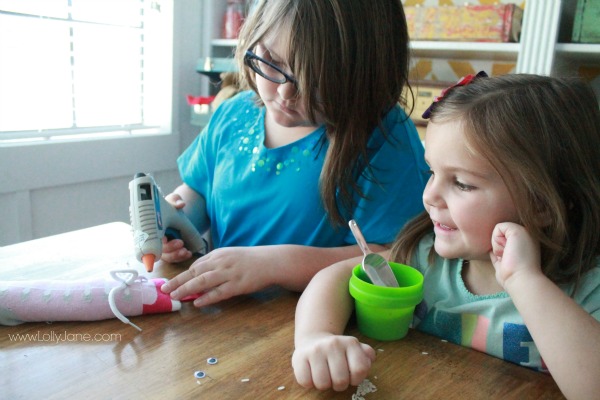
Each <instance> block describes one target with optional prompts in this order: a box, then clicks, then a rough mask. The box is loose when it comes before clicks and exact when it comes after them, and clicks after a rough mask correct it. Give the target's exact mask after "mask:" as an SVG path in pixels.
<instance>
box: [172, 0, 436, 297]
mask: <svg viewBox="0 0 600 400" xmlns="http://www.w3.org/2000/svg"><path fill="white" fill-rule="evenodd" d="M408 54H409V51H408V34H407V27H406V21H405V17H404V12H403V9H402V4H401V2H400V0H393V1H390V0H375V1H373V0H351V1H349V0H333V1H332V0H327V1H326V0H318V1H314V0H292V1H290V0H269V1H259V2H258V3H257V4H256V5H255V6H254V8H253V12H252V14H251V15H250V16H249V17H248V19H247V20H246V21H245V23H244V27H243V29H242V32H241V33H240V38H239V43H238V46H237V54H236V58H237V60H238V62H239V67H240V70H241V77H242V78H243V80H244V81H245V82H246V83H247V85H248V86H249V87H250V88H251V89H252V90H249V91H245V92H242V93H240V94H239V95H237V96H236V97H234V98H233V99H231V100H229V101H227V102H225V103H224V104H222V105H221V106H220V107H219V108H218V109H217V110H216V112H215V114H214V116H213V117H212V119H211V121H210V123H209V124H208V126H207V127H206V129H205V130H204V131H203V132H202V133H201V134H200V135H199V136H198V138H197V139H196V141H195V142H194V143H193V144H192V145H191V146H190V147H189V148H188V149H187V150H186V151H185V152H184V153H183V155H182V156H181V157H180V158H179V160H178V164H179V169H180V173H181V176H182V179H183V182H184V184H183V185H181V186H180V187H178V188H177V189H176V190H175V192H174V193H173V194H171V195H169V196H168V198H169V199H170V201H171V202H173V203H175V204H176V206H178V207H182V206H183V204H185V208H184V211H185V212H187V213H188V214H190V215H194V214H196V213H197V209H198V208H199V205H200V204H202V202H201V201H198V200H201V198H203V199H205V200H206V212H207V214H208V217H209V219H210V234H211V237H212V240H213V244H214V247H215V248H216V250H214V251H212V252H210V253H209V254H207V255H206V256H204V257H201V258H200V259H198V260H196V261H195V262H194V263H193V264H192V266H191V267H190V269H189V270H187V271H185V272H183V273H181V274H180V275H179V276H177V277H175V278H174V279H173V280H171V281H170V282H169V283H167V284H166V285H165V286H163V288H162V289H163V290H164V291H165V292H166V293H170V294H171V296H172V297H173V298H174V299H181V298H182V297H185V296H187V295H192V294H195V293H200V292H203V293H204V295H202V296H201V297H200V298H198V299H197V300H196V301H195V303H194V304H195V305H196V306H202V305H207V304H210V303H213V302H217V301H220V300H223V299H226V298H228V297H231V296H234V295H238V294H243V293H249V292H253V291H256V290H259V289H262V288H264V287H266V286H268V285H272V284H279V285H282V286H284V287H287V288H289V289H292V290H302V289H304V287H305V286H306V285H307V284H308V282H309V280H310V278H312V276H313V275H314V274H315V273H316V272H317V271H318V270H320V269H321V268H324V267H325V266H327V265H330V264H332V263H334V262H336V261H339V260H343V259H346V258H349V257H353V256H356V255H358V254H360V249H359V248H358V247H357V246H356V245H353V244H354V243H355V241H354V239H353V237H352V234H351V233H350V232H349V229H348V227H347V224H346V222H345V221H347V220H348V219H350V218H354V219H356V220H357V221H358V222H359V224H360V226H361V227H362V228H363V230H364V234H365V236H366V238H367V240H369V241H370V242H371V243H376V244H380V245H385V244H388V243H391V242H393V240H394V237H395V235H396V233H397V232H398V230H399V229H400V227H401V226H402V225H404V223H405V222H406V221H408V220H409V219H410V218H412V217H414V216H415V215H416V214H418V213H419V212H421V211H422V210H423V205H422V203H421V200H420V197H421V193H422V190H423V188H424V187H425V183H426V180H427V179H426V173H425V171H426V170H427V166H426V164H425V162H424V160H423V146H422V143H421V141H420V139H419V137H418V135H417V133H416V130H415V128H414V125H413V124H412V123H411V121H410V120H409V119H408V117H407V116H406V114H405V113H404V112H403V111H402V109H401V108H400V106H399V105H398V100H399V99H400V98H401V95H402V90H403V88H404V87H405V86H406V84H407V73H408ZM182 246H183V244H182V243H181V241H178V240H174V241H171V242H169V243H168V244H166V245H165V249H164V253H166V254H165V255H164V256H163V259H164V260H166V261H169V262H179V261H183V260H185V259H187V258H190V257H191V254H190V252H189V251H188V250H187V249H185V248H183V247H182ZM379 249H383V247H381V246H380V247H379Z"/></svg>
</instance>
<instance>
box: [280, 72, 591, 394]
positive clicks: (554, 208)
mask: <svg viewBox="0 0 600 400" xmlns="http://www.w3.org/2000/svg"><path fill="white" fill-rule="evenodd" d="M428 115H430V117H431V119H430V122H429V125H428V127H427V133H426V137H425V158H426V161H427V162H428V164H429V166H430V173H431V176H430V178H429V182H428V183H427V187H426V188H425V191H424V193H423V203H424V205H425V209H426V212H425V213H423V214H422V215H420V216H419V217H417V218H415V219H414V220H413V221H411V222H410V223H409V224H407V226H406V227H405V228H404V229H403V230H402V232H401V233H400V235H399V236H398V238H397V240H396V241H395V243H394V245H393V247H392V249H391V251H387V252H384V253H385V255H386V256H389V259H391V260H395V261H398V262H401V263H406V264H408V265H411V266H413V267H415V268H417V269H419V270H420V271H421V272H422V273H423V275H424V300H423V302H422V303H421V304H420V305H419V306H418V307H417V309H416V311H415V320H414V326H415V327H416V329H419V330H421V331H424V332H427V333H430V334H433V335H436V336H439V337H442V338H444V339H447V340H448V341H451V342H454V343H458V344H462V345H464V346H468V347H472V348H474V349H477V350H480V351H484V352H486V353H488V354H491V355H493V356H496V357H499V358H503V359H505V360H507V361H511V362H514V363H517V364H520V365H523V366H527V367H531V368H534V369H537V370H542V371H543V370H547V371H549V372H550V373H551V374H552V376H553V378H554V379H555V381H556V382H557V384H558V386H559V387H560V389H561V390H562V391H563V393H564V394H565V395H566V396H567V397H568V398H585V399H591V398H597V396H598V393H600V380H599V379H598V371H600V350H599V349H600V322H598V321H599V320H600V267H599V259H598V255H599V254H600V229H599V228H598V227H599V226H600V208H599V206H598V205H599V204H600V113H599V111H598V102H597V100H596V98H595V96H594V94H593V92H592V90H591V89H590V87H589V86H588V85H586V84H583V83H582V82H580V81H577V80H571V79H559V78H550V77H542V76H534V75H506V76H501V77H496V78H487V77H485V74H482V73H480V74H479V75H478V76H477V77H473V76H469V77H466V78H463V79H462V80H461V81H459V83H458V84H457V85H456V86H454V87H452V88H450V89H449V90H447V91H446V92H445V94H444V95H443V97H442V98H441V99H438V101H437V102H434V104H433V105H432V107H431V108H430V110H429V111H428V112H426V113H425V115H424V116H428ZM359 262H360V259H353V260H348V261H344V262H340V263H338V264H335V265H333V266H331V267H330V268H326V269H324V270H323V271H321V272H320V273H318V274H317V275H316V276H315V278H314V279H313V280H312V281H311V283H310V285H308V287H307V288H306V291H305V292H304V294H303V295H302V297H301V299H300V302H299V304H298V309H297V312H296V339H295V341H296V350H295V353H294V356H293V358H292V364H293V366H294V371H295V375H296V378H297V380H298V382H299V383H300V384H301V385H303V386H306V387H316V388H318V389H327V388H333V389H335V390H343V389H345V388H346V387H347V386H348V385H349V384H351V385H357V384H359V383H360V382H361V381H362V380H363V379H364V378H365V377H366V376H367V374H368V372H369V369H370V366H371V363H372V362H373V361H374V359H375V352H374V350H373V348H371V347H370V346H368V345H366V344H363V343H360V342H359V341H358V340H357V339H356V338H353V337H348V336H342V335H343V331H344V326H345V324H346V322H347V321H348V318H349V317H350V314H351V312H352V308H353V302H352V300H351V297H350V295H349V294H348V279H349V276H350V274H351V269H352V267H353V266H354V265H356V264H357V263H359ZM398 365H399V366H401V365H402V360H398ZM400 373H401V372H400Z"/></svg>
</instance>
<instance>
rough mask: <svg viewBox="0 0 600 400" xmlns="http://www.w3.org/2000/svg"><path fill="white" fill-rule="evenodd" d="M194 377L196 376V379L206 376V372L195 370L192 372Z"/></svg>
mask: <svg viewBox="0 0 600 400" xmlns="http://www.w3.org/2000/svg"><path fill="white" fill-rule="evenodd" d="M194 378H196V379H202V378H206V372H204V371H196V372H194Z"/></svg>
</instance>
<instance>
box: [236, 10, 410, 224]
mask: <svg viewBox="0 0 600 400" xmlns="http://www.w3.org/2000/svg"><path fill="white" fill-rule="evenodd" d="M273 32H275V33H277V34H281V35H283V37H287V38H288V43H287V45H288V49H289V53H288V60H287V62H288V64H289V65H290V68H291V70H292V72H293V74H294V76H295V78H296V79H297V80H298V96H300V97H301V98H302V99H303V101H304V102H305V106H306V110H308V114H309V115H308V116H309V118H310V119H311V121H312V122H316V119H317V115H320V116H321V117H322V118H324V120H325V128H326V134H327V139H328V140H329V147H328V150H327V154H326V156H325V162H324V166H323V169H322V171H321V178H320V190H321V198H322V201H323V203H324V206H325V209H326V210H327V212H328V214H329V217H330V219H331V220H332V222H334V223H337V224H340V225H341V224H345V219H346V218H348V217H349V215H348V213H349V212H350V210H351V209H352V206H353V204H354V203H353V195H352V193H353V192H356V193H358V194H359V195H361V196H362V192H361V190H360V188H359V187H358V185H357V180H358V178H359V177H360V175H361V174H369V173H370V172H371V171H370V169H369V166H368V164H369V161H368V157H367V141H368V140H369V137H370V136H371V133H372V132H373V130H374V129H375V128H376V127H379V128H380V129H382V130H383V126H382V123H381V121H382V118H383V117H384V116H385V114H386V113H387V112H388V111H389V110H390V109H391V108H392V107H393V106H394V105H395V104H396V103H398V101H399V100H400V99H401V96H402V90H403V88H404V87H405V86H408V70H409V47H408V29H407V26H406V19H405V16H404V10H403V8H402V3H401V2H400V0H262V1H258V2H257V3H256V4H255V6H254V10H253V12H252V13H251V15H250V16H249V17H248V19H247V20H246V22H245V23H244V26H243V28H242V31H241V32H240V39H239V45H238V48H237V53H236V59H237V61H238V65H239V67H240V71H241V74H240V75H241V80H242V82H244V83H245V84H246V85H247V86H249V87H250V88H251V89H253V90H254V91H255V92H256V91H257V89H256V84H255V80H254V79H255V76H254V73H253V72H252V70H250V69H249V68H248V67H246V66H245V65H244V61H243V58H244V54H245V52H246V50H248V49H252V48H254V47H255V46H256V44H257V43H259V42H260V41H261V40H263V39H264V38H265V37H266V36H267V35H269V34H272V33H273ZM409 93H411V94H412V92H409ZM384 134H385V132H384ZM344 214H345V215H344Z"/></svg>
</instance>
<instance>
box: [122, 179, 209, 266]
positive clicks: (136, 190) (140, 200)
mask: <svg viewBox="0 0 600 400" xmlns="http://www.w3.org/2000/svg"><path fill="white" fill-rule="evenodd" d="M129 197H130V205H129V217H130V219H131V228H132V230H133V246H134V248H135V256H136V257H137V259H138V261H140V262H143V263H144V265H145V266H146V270H147V271H148V272H152V269H153V268H154V262H155V261H156V260H158V259H160V257H161V256H162V238H163V237H164V236H165V235H167V236H170V235H173V236H180V237H181V239H182V240H183V241H184V242H185V245H186V248H187V249H188V250H190V251H191V252H192V253H195V254H200V255H203V254H205V253H206V251H207V243H206V241H205V240H204V239H203V238H202V235H201V234H200V232H198V230H197V229H196V227H195V226H194V225H193V224H192V222H191V221H190V220H189V219H188V218H187V217H186V215H185V214H184V213H183V211H182V210H178V209H176V208H175V207H173V206H172V205H171V204H170V203H168V202H167V201H166V200H165V199H164V197H163V195H162V193H161V191H160V189H159V188H158V186H157V185H156V182H155V181H154V178H152V176H150V175H146V174H144V173H141V172H140V173H137V174H135V177H134V178H133V180H132V181H131V182H129Z"/></svg>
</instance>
